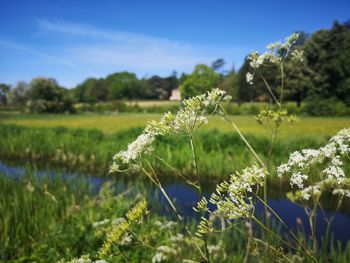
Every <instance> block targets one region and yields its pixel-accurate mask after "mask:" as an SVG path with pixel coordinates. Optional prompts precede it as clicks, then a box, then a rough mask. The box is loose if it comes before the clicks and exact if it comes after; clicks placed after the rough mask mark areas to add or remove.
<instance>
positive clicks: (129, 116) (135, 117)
mask: <svg viewBox="0 0 350 263" xmlns="http://www.w3.org/2000/svg"><path fill="white" fill-rule="evenodd" d="M161 116H162V115H161V114H156V113H119V114H77V115H64V114H28V115H27V114H26V115H24V114H1V115H0V124H16V125H21V126H27V127H36V128H51V127H66V128H72V129H97V130H99V131H102V132H103V133H105V134H112V133H115V132H118V131H121V130H125V129H129V128H135V127H144V126H145V125H146V124H147V122H148V121H150V120H159V119H160V118H161ZM231 119H232V120H234V121H235V122H236V124H237V125H238V127H240V129H241V130H242V132H244V133H247V134H252V135H256V136H259V137H260V136H267V135H268V134H269V132H268V131H267V130H266V128H264V127H262V126H261V125H259V124H258V123H257V122H256V120H255V118H254V116H253V115H248V116H247V115H244V116H242V115H239V116H234V115H232V116H231ZM345 127H350V118H347V117H338V118H337V117H304V116H301V117H300V118H299V121H298V122H297V123H295V124H294V125H293V126H289V125H288V124H284V125H283V126H282V128H281V131H280V134H278V136H280V137H281V138H290V137H300V136H302V137H305V136H309V137H328V136H331V135H333V134H335V133H336V132H338V131H339V130H340V129H342V128H345ZM202 129H203V130H211V129H217V130H219V131H222V132H231V131H232V132H233V130H232V128H231V126H229V125H228V124H227V123H225V122H224V121H222V120H221V119H220V118H219V117H211V118H210V119H209V123H208V124H207V125H205V126H203V128H202Z"/></svg>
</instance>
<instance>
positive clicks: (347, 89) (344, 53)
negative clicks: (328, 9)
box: [305, 21, 350, 106]
mask: <svg viewBox="0 0 350 263" xmlns="http://www.w3.org/2000/svg"><path fill="white" fill-rule="evenodd" d="M305 57H306V59H307V63H308V66H309V68H310V69H311V70H312V72H313V76H312V82H313V84H314V85H313V89H311V90H310V91H309V93H308V95H309V96H311V97H317V98H330V97H335V98H337V99H338V100H341V101H343V102H345V103H346V104H347V105H348V106H349V105H350V29H349V27H348V26H347V25H346V24H340V23H339V22H337V21H336V22H334V24H333V27H332V29H331V30H320V31H317V32H315V33H314V34H313V35H312V36H311V38H310V39H309V41H307V43H306V44H305Z"/></svg>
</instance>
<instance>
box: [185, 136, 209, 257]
mask: <svg viewBox="0 0 350 263" xmlns="http://www.w3.org/2000/svg"><path fill="white" fill-rule="evenodd" d="M188 137H189V140H190V144H191V152H192V160H193V166H194V170H195V176H196V180H197V186H198V198H199V200H201V199H202V197H203V192H202V186H201V182H200V174H199V172H198V163H197V155H196V148H195V144H194V140H193V134H192V133H190V134H189V135H188ZM202 216H204V213H202ZM204 248H205V254H206V260H207V262H210V259H209V249H208V240H207V237H206V236H205V237H204Z"/></svg>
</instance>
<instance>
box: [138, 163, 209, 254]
mask: <svg viewBox="0 0 350 263" xmlns="http://www.w3.org/2000/svg"><path fill="white" fill-rule="evenodd" d="M147 163H148V165H150V166H151V164H150V163H149V162H148V161H147ZM151 167H152V166H151ZM141 169H142V171H143V172H144V173H145V174H146V175H147V176H148V177H149V178H150V179H151V180H152V182H153V183H154V184H155V185H156V186H157V187H159V189H160V191H161V192H162V194H163V195H164V197H165V198H166V200H167V201H168V203H169V205H170V207H171V208H172V209H173V211H174V212H175V214H176V215H177V218H178V220H179V221H180V222H182V216H181V214H180V213H179V212H178V211H177V209H176V207H175V205H174V204H173V202H172V201H171V199H170V197H169V196H168V194H167V193H166V191H165V190H164V188H163V187H162V185H161V183H160V181H159V180H158V177H157V175H156V174H155V173H154V176H155V178H156V180H157V181H156V180H154V179H153V178H152V175H150V174H149V172H147V171H146V170H145V168H143V167H141ZM152 171H153V172H154V170H153V168H152ZM185 230H186V232H187V234H188V235H189V236H190V237H191V239H192V241H193V242H194V244H195V246H196V248H197V249H198V251H199V253H200V254H201V256H202V257H203V258H206V256H205V255H204V253H203V251H202V249H201V248H200V247H199V245H198V243H197V242H196V241H195V239H194V237H193V235H192V233H191V231H190V230H189V229H188V227H187V226H185ZM208 261H209V260H208Z"/></svg>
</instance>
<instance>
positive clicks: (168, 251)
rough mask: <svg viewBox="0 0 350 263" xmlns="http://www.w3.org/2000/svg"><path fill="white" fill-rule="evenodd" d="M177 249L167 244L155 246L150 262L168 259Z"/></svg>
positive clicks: (156, 262)
mask: <svg viewBox="0 0 350 263" xmlns="http://www.w3.org/2000/svg"><path fill="white" fill-rule="evenodd" d="M176 254H177V251H176V250H175V249H173V248H171V247H168V246H160V247H158V248H157V253H156V254H155V255H154V256H153V258H152V263H158V262H164V261H166V260H168V259H169V256H175V255H176Z"/></svg>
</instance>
